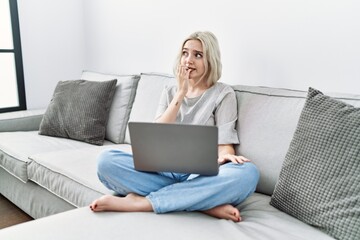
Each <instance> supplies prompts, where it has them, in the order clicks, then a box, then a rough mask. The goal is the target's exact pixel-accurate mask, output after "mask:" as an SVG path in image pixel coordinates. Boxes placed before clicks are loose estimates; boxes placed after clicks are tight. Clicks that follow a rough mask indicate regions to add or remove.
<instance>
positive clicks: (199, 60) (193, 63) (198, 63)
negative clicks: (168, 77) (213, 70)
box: [180, 40, 205, 80]
mask: <svg viewBox="0 0 360 240" xmlns="http://www.w3.org/2000/svg"><path fill="white" fill-rule="evenodd" d="M180 61H181V62H180V63H181V66H182V67H185V68H188V69H189V70H190V71H191V73H190V78H191V79H195V80H200V78H201V77H202V76H203V75H204V73H205V63H204V52H203V47H202V44H201V42H200V41H199V40H188V41H187V42H186V43H185V44H184V47H183V49H182V56H181V60H180Z"/></svg>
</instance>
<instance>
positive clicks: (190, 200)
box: [90, 32, 259, 222]
mask: <svg viewBox="0 0 360 240" xmlns="http://www.w3.org/2000/svg"><path fill="white" fill-rule="evenodd" d="M221 67H222V65H221V61H220V51H219V46H218V42H217V39H216V37H215V36H214V35H213V34H212V33H211V32H195V33H193V34H191V35H190V36H189V37H188V38H187V39H185V41H184V42H183V44H182V47H181V51H180V52H179V55H178V58H177V60H176V64H175V68H174V73H175V76H176V79H177V86H172V87H168V88H166V89H165V90H164V92H163V95H162V98H161V101H160V104H159V109H158V112H157V117H156V120H155V121H156V122H159V123H175V122H177V123H184V124H204V125H216V126H218V129H219V147H218V154H219V157H218V163H219V165H220V169H219V174H218V175H217V176H199V175H189V174H180V173H169V172H162V173H148V172H139V171H136V170H134V165H133V159H132V155H130V154H127V153H125V152H122V151H118V150H110V151H106V152H103V153H102V154H101V155H100V156H99V165H98V176H99V179H100V180H101V181H102V183H103V184H104V185H105V186H106V187H108V188H109V189H111V190H113V191H115V192H116V193H118V194H119V195H122V196H125V197H118V196H111V195H106V196H103V197H101V198H99V199H97V200H95V201H94V202H93V203H92V204H91V205H90V208H91V209H92V210H93V211H94V212H98V211H127V212H128V211H130V212H138V211H149V212H150V211H154V212H156V213H165V212H173V211H201V212H203V213H205V214H208V215H211V216H214V217H217V218H221V219H228V220H232V221H235V222H239V221H241V217H240V212H239V210H238V209H237V208H236V207H235V206H236V205H238V204H239V203H241V202H242V201H243V200H245V199H246V198H247V197H248V196H249V195H251V194H252V193H253V192H254V191H255V188H256V185H257V182H258V179H259V173H258V170H257V168H256V167H255V165H254V164H252V163H250V161H249V160H248V159H246V158H245V157H242V156H237V155H235V150H234V147H233V144H238V143H239V140H238V136H237V132H236V130H235V123H236V120H237V105H236V96H235V93H234V91H233V90H232V88H231V87H230V86H228V85H226V84H223V83H219V82H217V81H218V80H219V78H220V76H221ZM194 144H196V143H194Z"/></svg>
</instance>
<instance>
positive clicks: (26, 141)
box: [0, 71, 360, 240]
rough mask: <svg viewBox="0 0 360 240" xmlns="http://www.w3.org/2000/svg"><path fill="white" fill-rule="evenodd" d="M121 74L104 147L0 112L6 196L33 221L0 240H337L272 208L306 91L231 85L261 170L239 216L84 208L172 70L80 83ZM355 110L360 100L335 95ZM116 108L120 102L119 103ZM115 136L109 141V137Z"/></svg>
mask: <svg viewBox="0 0 360 240" xmlns="http://www.w3.org/2000/svg"><path fill="white" fill-rule="evenodd" d="M114 78H116V79H117V80H118V83H117V90H116V93H115V96H114V99H113V105H112V108H111V110H110V114H109V122H108V126H107V133H106V139H105V142H104V145H103V146H96V145H91V144H88V143H85V142H81V141H75V140H71V139H66V138H58V137H51V136H44V135H39V134H38V129H39V125H40V121H41V119H42V115H43V113H44V111H45V110H36V111H35V110H32V111H22V112H14V113H6V114H0V131H1V132H0V166H1V168H0V193H1V194H3V195H4V196H5V197H7V198H8V199H9V200H10V201H12V202H13V203H15V204H16V205H17V206H19V207H20V208H21V209H22V210H24V211H25V212H26V213H28V214H29V215H30V216H32V217H33V218H35V219H37V220H34V221H31V222H28V223H24V224H20V225H16V226H13V227H9V228H6V229H3V230H0V239H24V238H34V239H85V238H86V239H115V238H120V237H124V238H128V239H145V238H146V239H159V238H162V239H165V238H169V237H171V238H172V239H324V240H325V239H334V238H332V237H331V236H330V235H327V234H325V233H324V232H322V231H320V230H319V229H317V228H315V227H313V226H310V225H308V224H306V223H304V222H302V221H300V220H298V219H296V218H294V217H292V216H290V215H288V214H286V213H284V212H282V211H280V210H278V209H277V208H275V207H273V206H271V205H270V204H269V202H270V199H271V195H272V193H273V191H274V188H275V185H276V183H277V181H278V177H279V173H280V170H281V168H282V164H283V161H284V159H285V156H286V154H287V152H288V148H289V145H290V142H291V140H292V138H293V134H294V132H295V129H296V127H297V123H298V119H299V116H300V114H301V111H302V108H303V106H304V103H305V100H306V96H307V92H305V91H296V90H287V89H275V88H267V87H253V86H241V85H237V86H233V88H234V90H235V91H236V95H237V98H238V109H239V119H238V123H237V129H238V133H239V138H240V145H239V146H236V151H237V152H238V153H239V154H241V155H244V156H246V157H248V158H250V159H251V160H252V161H253V162H254V163H255V164H256V165H257V166H258V168H259V170H260V173H261V178H260V182H259V184H258V187H257V191H256V193H254V194H253V195H252V196H251V197H250V198H248V199H247V200H246V201H245V202H243V203H242V204H240V205H239V206H238V208H239V209H240V212H241V216H242V218H243V222H240V223H234V222H232V221H226V220H219V219H215V218H212V217H209V216H207V215H204V214H201V213H197V212H191V213H190V212H189V213H188V212H180V213H168V214H161V215H156V214H154V213H110V212H106V213H93V212H91V211H90V209H89V208H88V205H89V204H90V203H91V202H92V201H93V200H94V199H96V198H98V197H100V196H101V195H103V194H112V192H111V191H109V190H108V189H106V188H105V187H104V186H103V185H102V184H101V183H100V182H99V180H98V179H97V174H96V157H97V155H98V154H99V153H100V152H101V151H103V150H104V149H109V148H116V149H123V150H125V151H129V152H131V145H130V139H129V136H128V133H127V127H126V124H127V122H128V121H152V120H153V118H154V114H155V111H156V108H157V103H158V102H159V98H160V95H161V92H162V89H163V87H164V86H165V85H167V84H175V80H174V78H173V77H172V76H171V75H166V74H158V73H146V74H139V75H114V74H103V73H96V72H91V71H84V72H83V74H82V76H81V79H86V80H96V81H102V80H109V79H114ZM332 96H334V97H337V98H340V99H342V100H344V101H346V102H348V103H350V104H352V105H354V106H360V96H355V95H350V94H335V95H334V94H332ZM115 105H116V106H115ZM110 140H111V141H110Z"/></svg>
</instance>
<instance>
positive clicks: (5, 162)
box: [0, 131, 112, 182]
mask: <svg viewBox="0 0 360 240" xmlns="http://www.w3.org/2000/svg"><path fill="white" fill-rule="evenodd" d="M104 144H105V145H108V144H112V143H111V142H109V141H106V142H105V143H104ZM89 146H91V144H88V143H85V142H80V141H75V140H70V139H65V138H57V137H50V136H43V135H39V134H38V132H37V131H30V132H2V133H0V166H1V167H2V168H4V169H5V170H6V171H8V172H9V173H10V174H12V175H14V176H15V177H17V178H19V179H20V180H21V181H23V182H26V181H27V180H28V176H27V164H28V163H29V162H30V160H29V159H28V157H29V156H30V155H33V154H37V153H45V152H52V151H60V150H66V149H79V148H84V147H89Z"/></svg>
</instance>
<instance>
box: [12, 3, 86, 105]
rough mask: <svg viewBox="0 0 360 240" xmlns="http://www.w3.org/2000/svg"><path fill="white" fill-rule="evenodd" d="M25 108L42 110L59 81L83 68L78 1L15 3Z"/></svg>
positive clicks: (80, 7)
mask: <svg viewBox="0 0 360 240" xmlns="http://www.w3.org/2000/svg"><path fill="white" fill-rule="evenodd" d="M18 9H19V21H20V35H21V45H22V53H23V65H24V78H25V90H26V102H27V107H28V109H35V108H44V107H46V106H47V105H48V104H49V101H50V99H51V96H52V93H53V90H54V88H55V86H56V84H57V82H58V81H60V80H68V79H78V78H79V77H80V74H81V71H82V69H83V68H84V32H83V29H84V28H83V25H84V22H83V6H82V0H51V1H49V0H18Z"/></svg>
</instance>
